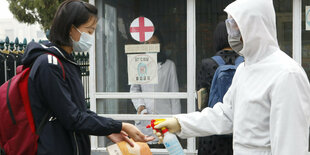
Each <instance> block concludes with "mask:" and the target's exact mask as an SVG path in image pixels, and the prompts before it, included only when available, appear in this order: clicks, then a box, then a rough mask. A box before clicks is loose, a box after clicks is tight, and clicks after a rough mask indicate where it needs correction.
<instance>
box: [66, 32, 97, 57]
mask: <svg viewBox="0 0 310 155" xmlns="http://www.w3.org/2000/svg"><path fill="white" fill-rule="evenodd" d="M75 29H76V30H77V31H79V32H80V34H81V36H80V40H79V41H74V40H73V39H72V37H71V40H72V45H73V51H74V52H85V51H88V50H89V49H90V47H91V46H92V45H93V42H94V41H93V37H92V36H91V35H90V34H88V33H85V32H81V31H80V30H79V29H78V28H76V27H75Z"/></svg>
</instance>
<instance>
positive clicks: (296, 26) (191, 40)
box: [89, 0, 302, 154]
mask: <svg viewBox="0 0 310 155" xmlns="http://www.w3.org/2000/svg"><path fill="white" fill-rule="evenodd" d="M95 1H99V0H90V1H89V3H90V4H93V5H95ZM292 3H293V10H292V17H293V19H292V20H293V22H292V24H293V30H292V31H293V34H292V41H293V50H292V55H293V59H294V60H295V61H297V62H298V63H299V64H301V61H302V52H301V49H302V38H301V37H302V36H301V34H302V31H301V29H302V25H301V24H302V23H301V22H302V19H301V18H302V0H293V2H292ZM186 5H187V7H186V8H187V15H186V16H187V21H186V22H187V32H186V34H187V36H186V40H187V41H186V42H187V92H180V93H163V92H154V93H147V92H142V93H129V92H128V93H127V92H126V93H125V92H114V93H111V92H96V73H95V71H96V58H95V47H96V43H95V44H94V46H92V47H91V49H90V52H89V55H90V56H89V59H90V84H89V89H90V103H91V104H90V109H91V110H92V111H96V106H97V103H96V100H97V99H132V98H147V97H151V98H156V99H158V98H178V99H187V112H188V113H189V112H194V111H195V100H196V98H197V94H196V89H195V85H196V69H195V68H196V1H195V0H187V2H186ZM93 37H94V39H95V36H93ZM100 116H104V117H111V118H114V119H117V120H128V118H130V119H132V120H145V119H152V118H166V117H169V116H171V115H148V116H146V117H143V118H141V117H139V116H137V115H135V114H102V115H100ZM184 149H185V153H186V154H196V153H197V150H196V139H195V138H188V139H187V148H184ZM91 150H92V151H95V152H98V151H99V152H102V151H103V152H106V151H107V150H106V148H103V147H98V137H97V136H91ZM151 151H152V152H153V153H156V154H167V151H166V150H165V149H151Z"/></svg>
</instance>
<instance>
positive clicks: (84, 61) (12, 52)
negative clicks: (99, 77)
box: [0, 37, 90, 108]
mask: <svg viewBox="0 0 310 155" xmlns="http://www.w3.org/2000/svg"><path fill="white" fill-rule="evenodd" d="M32 41H34V40H33V39H32ZM41 42H42V41H41V40H40V41H39V43H41ZM26 46H27V39H26V38H25V39H24V40H23V42H19V39H18V38H16V39H15V41H14V42H13V41H11V42H10V40H9V38H8V37H6V38H5V40H4V41H1V40H0V85H2V84H3V83H5V82H6V81H7V80H9V79H11V78H12V77H13V76H14V75H16V68H17V66H18V65H20V64H21V58H22V56H23V54H24V50H25V48H26ZM73 56H74V59H75V61H76V62H77V64H78V65H79V66H80V69H81V80H82V83H83V86H84V94H85V102H86V104H87V107H88V108H89V106H90V98H89V54H88V53H73Z"/></svg>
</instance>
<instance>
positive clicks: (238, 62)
mask: <svg viewBox="0 0 310 155" xmlns="http://www.w3.org/2000/svg"><path fill="white" fill-rule="evenodd" d="M243 61H244V58H243V56H238V58H237V59H236V60H235V66H239V65H240V64H241V63H242V62H243Z"/></svg>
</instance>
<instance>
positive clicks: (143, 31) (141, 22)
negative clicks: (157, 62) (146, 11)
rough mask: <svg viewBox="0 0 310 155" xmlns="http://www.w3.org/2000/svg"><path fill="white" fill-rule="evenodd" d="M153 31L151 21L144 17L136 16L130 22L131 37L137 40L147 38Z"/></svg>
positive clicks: (141, 40)
mask: <svg viewBox="0 0 310 155" xmlns="http://www.w3.org/2000/svg"><path fill="white" fill-rule="evenodd" d="M153 33H154V25H153V23H152V21H150V20H149V19H147V18H145V17H138V18H136V19H135V20H133V22H132V23H131V24H130V34H131V37H132V38H133V39H135V40H137V41H139V42H145V41H147V40H149V39H150V38H151V37H152V36H153Z"/></svg>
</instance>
